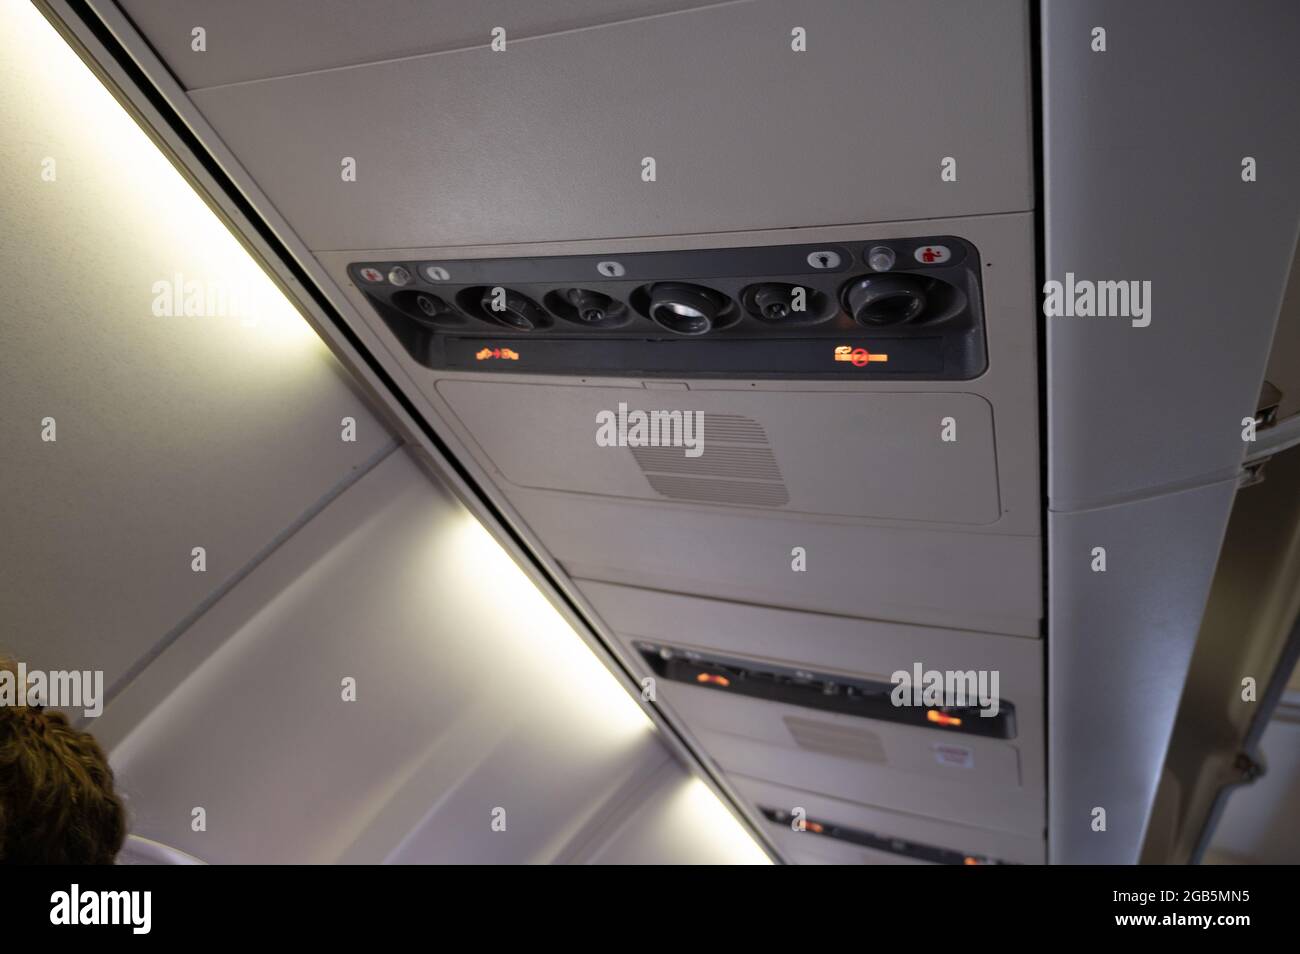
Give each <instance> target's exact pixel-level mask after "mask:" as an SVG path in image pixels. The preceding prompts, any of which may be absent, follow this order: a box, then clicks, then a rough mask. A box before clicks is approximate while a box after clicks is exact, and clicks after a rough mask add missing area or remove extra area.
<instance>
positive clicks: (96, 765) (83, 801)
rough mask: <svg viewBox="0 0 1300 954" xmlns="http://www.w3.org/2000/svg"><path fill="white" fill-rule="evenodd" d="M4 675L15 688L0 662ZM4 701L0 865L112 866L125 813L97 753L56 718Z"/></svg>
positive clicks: (13, 669) (9, 664) (12, 667)
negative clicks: (5, 674) (7, 703)
mask: <svg viewBox="0 0 1300 954" xmlns="http://www.w3.org/2000/svg"><path fill="white" fill-rule="evenodd" d="M4 672H7V673H9V674H11V677H12V680H13V682H12V684H13V685H15V686H16V685H17V678H18V667H17V664H15V663H14V662H13V661H12V660H9V659H6V658H3V657H0V673H4ZM8 678H10V677H6V676H3V675H0V679H8ZM5 701H6V700H4V699H0V864H112V863H113V860H114V859H115V858H116V857H117V853H118V851H119V850H120V849H121V847H122V841H123V840H124V839H125V838H126V812H125V811H124V810H123V808H122V802H121V800H120V799H119V798H118V797H117V794H116V793H115V792H114V791H113V770H112V769H110V768H109V767H108V759H107V758H105V757H104V751H103V749H101V748H100V747H99V743H98V742H96V741H95V738H94V736H92V735H91V734H90V733H89V732H82V731H80V730H79V729H75V728H73V727H72V726H71V725H69V724H68V720H67V718H66V717H65V716H64V715H63V713H61V712H50V711H47V710H45V709H43V708H41V707H40V706H19V705H6V704H4V702H5Z"/></svg>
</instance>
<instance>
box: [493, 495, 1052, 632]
mask: <svg viewBox="0 0 1300 954" xmlns="http://www.w3.org/2000/svg"><path fill="white" fill-rule="evenodd" d="M510 500H511V502H512V503H513V504H514V505H515V507H516V508H517V509H518V510H519V512H520V513H521V514H522V515H523V517H524V519H525V520H526V521H527V523H528V524H529V526H530V527H531V528H532V530H533V532H535V533H536V534H537V535H538V537H540V538H541V539H543V540H545V541H546V544H547V548H548V549H549V550H550V552H551V553H552V554H554V556H555V557H556V558H557V559H558V560H559V561H560V563H561V564H562V565H563V566H564V567H565V569H566V570H567V571H568V573H569V574H570V575H571V576H574V577H579V578H583V579H588V580H600V581H603V582H607V583H622V584H627V585H633V586H643V587H647V588H651V589H659V590H668V591H670V592H680V593H684V594H690V595H694V596H712V597H718V598H721V599H726V600H737V601H741V602H748V603H758V604H762V605H765V606H781V607H789V608H793V609H804V610H810V611H812V612H816V613H830V614H839V615H846V616H856V617H867V618H871V619H880V620H894V621H899V622H907V623H918V624H923V625H928V626H946V627H952V628H955V629H975V630H981V631H983V632H992V633H1009V634H1013V635H1016V636H1029V637H1036V636H1038V634H1039V625H1040V615H1041V612H1042V609H1041V607H1042V602H1041V601H1042V595H1041V587H1040V585H1039V580H1040V579H1041V574H1040V560H1041V553H1040V542H1039V540H1038V539H1037V538H1036V537H1011V536H998V535H994V534H983V533H958V532H939V531H930V530H903V529H897V528H894V527H871V526H847V525H844V524H842V523H836V522H825V521H812V520H796V519H794V518H790V517H781V516H779V515H772V516H767V515H764V516H754V515H752V514H748V513H744V512H741V511H738V510H737V511H734V512H725V513H724V512H718V511H710V510H706V509H703V508H699V507H692V508H687V507H683V506H668V505H665V504H643V503H636V502H622V501H616V500H606V499H595V498H573V497H569V496H565V495H559V494H554V493H545V492H539V491H515V492H512V493H511V494H510ZM796 548H799V549H801V550H802V551H803V552H804V554H805V556H806V558H807V569H806V570H805V571H803V572H796V571H795V570H794V561H795V560H796V559H797V556H798V555H797V554H796V553H795V552H794V551H795V549H796Z"/></svg>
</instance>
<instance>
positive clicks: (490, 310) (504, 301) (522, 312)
mask: <svg viewBox="0 0 1300 954" xmlns="http://www.w3.org/2000/svg"><path fill="white" fill-rule="evenodd" d="M456 304H458V305H459V306H460V307H461V309H462V310H464V311H465V312H467V313H469V314H471V315H473V316H474V317H475V318H477V319H479V320H480V321H487V322H491V323H492V324H494V325H504V326H505V327H507V328H513V329H514V330H515V331H536V330H538V329H539V328H546V327H548V326H549V325H550V324H551V316H550V315H548V314H547V313H546V311H545V309H543V308H542V306H541V305H539V304H537V302H535V301H533V300H532V299H531V298H529V297H528V296H527V295H525V294H523V293H522V292H517V291H515V290H514V289H512V288H503V287H502V286H500V285H492V286H489V285H475V286H473V287H471V288H462V289H461V290H460V291H459V292H457V294H456Z"/></svg>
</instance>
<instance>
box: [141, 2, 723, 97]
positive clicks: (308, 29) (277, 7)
mask: <svg viewBox="0 0 1300 954" xmlns="http://www.w3.org/2000/svg"><path fill="white" fill-rule="evenodd" d="M711 2H716V0H596V2H593V0H546V2H545V3H520V2H519V0H470V2H466V0H419V2H418V3H412V2H411V0H365V2H363V3H358V2H357V0H274V2H273V3H268V2H266V0H225V2H223V3H212V0H163V2H159V0H118V4H119V6H121V7H122V8H123V9H124V10H125V11H126V12H127V13H128V14H129V15H130V17H131V19H132V20H133V21H134V22H135V25H136V26H137V27H138V28H139V29H140V30H141V32H143V33H144V34H145V35H146V36H148V37H149V38H150V40H152V41H153V44H154V48H155V49H157V50H158V53H159V55H160V56H162V58H163V59H164V60H166V61H167V62H168V63H169V64H170V65H171V66H172V68H173V70H175V72H176V74H177V76H178V77H180V80H181V82H182V83H183V84H184V85H185V88H186V89H191V90H192V89H201V88H203V87H205V86H221V85H225V84H228V83H243V82H248V81H249V80H257V79H266V78H268V77H272V76H288V75H291V74H294V73H306V72H310V71H314V70H327V69H333V68H336V67H343V66H356V65H358V64H363V63H373V62H375V61H377V60H388V59H396V58H399V57H409V56H421V55H426V54H430V53H446V52H448V51H450V50H459V49H464V48H466V47H477V46H487V45H488V44H489V43H490V42H491V40H492V30H493V28H495V27H501V28H503V29H506V30H507V31H508V33H507V36H508V38H509V39H510V40H512V41H514V42H520V41H523V40H527V39H530V38H534V37H537V36H542V35H545V34H548V33H560V32H564V31H569V30H583V29H590V28H592V27H599V26H602V25H605V24H609V23H615V22H618V21H620V20H630V19H634V18H637V17H645V16H654V15H657V14H663V13H673V12H676V11H679V10H689V9H691V8H692V7H703V6H708V5H709V4H710V3H711ZM196 27H202V28H203V30H204V49H203V50H202V51H201V52H200V51H197V50H195V49H194V39H195V38H194V36H193V31H194V29H195V28H196Z"/></svg>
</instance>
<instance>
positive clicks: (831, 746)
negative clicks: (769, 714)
mask: <svg viewBox="0 0 1300 954" xmlns="http://www.w3.org/2000/svg"><path fill="white" fill-rule="evenodd" d="M785 727H786V728H787V729H789V730H790V736H791V738H793V739H794V741H795V744H796V745H798V746H799V747H800V748H804V749H811V750H812V751H814V752H821V753H822V754H824V755H834V756H837V757H839V758H842V759H856V760H857V761H859V762H884V761H885V747H884V746H883V745H882V744H881V742H880V736H878V735H876V734H875V733H874V732H867V731H866V730H864V729H851V728H845V727H843V726H838V725H832V724H831V723H829V722H818V721H816V720H815V719H801V718H799V717H798V716H786V717H785Z"/></svg>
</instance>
